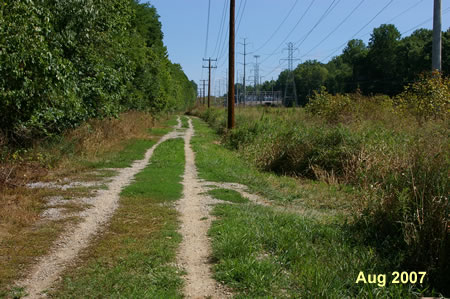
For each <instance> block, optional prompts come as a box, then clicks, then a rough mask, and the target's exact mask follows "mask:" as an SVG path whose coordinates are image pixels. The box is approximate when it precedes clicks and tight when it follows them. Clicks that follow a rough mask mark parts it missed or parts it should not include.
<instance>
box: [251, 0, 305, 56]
mask: <svg viewBox="0 0 450 299" xmlns="http://www.w3.org/2000/svg"><path fill="white" fill-rule="evenodd" d="M298 2H299V0H295V2H294V4H293V5H292V6H291V8H290V9H289V11H288V14H287V15H286V16H285V17H284V19H283V21H282V22H281V23H280V25H278V27H277V29H275V31H274V32H273V33H272V35H270V37H269V38H268V39H267V40H266V41H265V42H264V43H263V44H262V45H261V46H260V47H258V48H257V49H256V50H255V51H254V52H258V51H259V50H261V49H263V48H264V47H265V46H266V45H267V44H268V43H269V42H270V41H271V40H272V39H273V37H274V36H275V35H276V34H277V33H278V31H280V29H281V27H283V25H284V23H286V21H287V19H288V18H289V16H290V15H291V14H292V12H293V11H294V9H295V7H296V6H297V4H298Z"/></svg>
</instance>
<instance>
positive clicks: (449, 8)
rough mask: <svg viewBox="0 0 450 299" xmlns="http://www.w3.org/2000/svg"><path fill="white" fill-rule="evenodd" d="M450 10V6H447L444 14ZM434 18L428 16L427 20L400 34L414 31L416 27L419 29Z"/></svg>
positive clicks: (443, 11)
mask: <svg viewBox="0 0 450 299" xmlns="http://www.w3.org/2000/svg"><path fill="white" fill-rule="evenodd" d="M449 12H450V6H449V7H447V8H445V9H444V10H442V15H445V14H447V13H449ZM432 20H433V18H428V19H426V20H425V21H423V22H422V23H420V24H418V25H416V26H414V27H413V28H411V29H408V30H406V31H403V32H402V33H400V34H401V35H403V34H405V33H408V32H410V31H413V30H414V29H417V28H419V27H420V26H423V25H425V24H426V23H428V22H430V21H432Z"/></svg>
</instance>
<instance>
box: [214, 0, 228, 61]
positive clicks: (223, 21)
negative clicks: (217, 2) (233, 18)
mask: <svg viewBox="0 0 450 299" xmlns="http://www.w3.org/2000/svg"><path fill="white" fill-rule="evenodd" d="M228 1H229V0H225V1H223V4H224V5H223V9H222V17H221V21H220V26H219V28H220V29H219V34H218V35H217V39H216V45H215V46H214V52H213V55H212V56H213V57H215V56H216V53H217V51H218V50H219V48H218V46H219V42H220V41H221V40H222V35H223V28H224V26H225V19H226V15H227V14H226V12H227V3H228ZM217 54H219V53H217Z"/></svg>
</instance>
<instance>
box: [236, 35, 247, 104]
mask: <svg viewBox="0 0 450 299" xmlns="http://www.w3.org/2000/svg"><path fill="white" fill-rule="evenodd" d="M239 44H240V45H243V46H244V53H239V54H242V55H244V63H241V64H243V65H244V78H243V82H242V83H243V85H244V106H245V101H246V94H247V89H246V86H245V78H246V77H245V76H246V75H245V69H246V66H247V64H248V63H246V58H247V45H248V43H247V39H246V38H244V42H243V43H239ZM238 81H239V79H238Z"/></svg>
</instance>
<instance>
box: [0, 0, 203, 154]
mask: <svg viewBox="0 0 450 299" xmlns="http://www.w3.org/2000/svg"><path fill="white" fill-rule="evenodd" d="M162 39H163V33H162V31H161V23H160V21H159V16H158V14H157V12H156V9H155V8H154V7H152V6H151V5H149V4H140V3H139V2H138V1H137V0H98V1H79V0H67V1H54V0H35V1H31V0H19V1H5V0H1V1H0V114H1V116H2V117H1V118H0V128H1V132H0V139H1V141H2V143H6V142H7V143H14V144H19V145H24V144H26V143H29V142H30V141H32V140H34V139H36V138H39V137H45V136H49V135H54V134H58V133H60V132H62V131H63V130H65V129H67V128H74V127H77V126H79V125H80V124H81V123H83V122H85V121H86V120H88V119H92V118H100V119H101V118H109V117H117V116H118V115H119V113H121V112H124V111H128V110H141V111H150V112H154V113H157V112H165V111H171V110H176V109H182V108H186V107H188V106H189V105H191V104H192V103H193V101H194V99H195V96H196V86H195V83H192V82H191V81H189V80H188V78H187V77H186V75H185V74H184V72H183V70H182V68H181V66H180V65H179V64H174V63H172V62H171V61H170V60H169V59H168V55H167V50H166V47H165V46H164V44H163V41H162ZM5 140H6V141H5Z"/></svg>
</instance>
